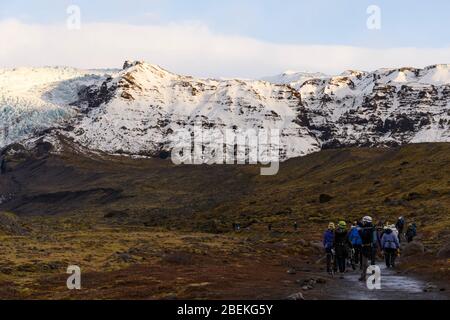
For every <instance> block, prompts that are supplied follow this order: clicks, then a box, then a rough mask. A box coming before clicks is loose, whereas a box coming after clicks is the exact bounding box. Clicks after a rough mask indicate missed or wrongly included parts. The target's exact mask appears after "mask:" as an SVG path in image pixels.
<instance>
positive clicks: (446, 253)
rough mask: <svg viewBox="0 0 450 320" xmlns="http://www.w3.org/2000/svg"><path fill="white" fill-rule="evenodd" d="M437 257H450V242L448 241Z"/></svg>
mask: <svg viewBox="0 0 450 320" xmlns="http://www.w3.org/2000/svg"><path fill="white" fill-rule="evenodd" d="M437 257H438V258H439V259H450V243H447V244H446V245H444V246H443V247H442V248H441V250H439V252H438V254H437Z"/></svg>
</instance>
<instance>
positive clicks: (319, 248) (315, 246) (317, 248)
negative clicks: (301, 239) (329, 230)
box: [309, 241, 324, 254]
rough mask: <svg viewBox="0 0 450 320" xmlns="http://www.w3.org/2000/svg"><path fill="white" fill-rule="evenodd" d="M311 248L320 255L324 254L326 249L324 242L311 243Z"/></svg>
mask: <svg viewBox="0 0 450 320" xmlns="http://www.w3.org/2000/svg"><path fill="white" fill-rule="evenodd" d="M309 246H310V247H311V248H312V249H313V251H314V252H316V253H318V254H322V253H324V248H323V244H322V242H319V241H311V242H310V243H309Z"/></svg>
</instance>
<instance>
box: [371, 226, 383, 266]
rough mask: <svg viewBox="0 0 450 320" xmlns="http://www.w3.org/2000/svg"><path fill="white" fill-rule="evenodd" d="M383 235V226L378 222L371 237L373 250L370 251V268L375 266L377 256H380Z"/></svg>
mask: <svg viewBox="0 0 450 320" xmlns="http://www.w3.org/2000/svg"><path fill="white" fill-rule="evenodd" d="M383 234H384V224H383V223H382V222H379V223H378V224H377V227H376V228H374V236H373V250H372V257H371V259H370V264H371V265H372V266H374V265H376V259H377V255H378V254H379V255H381V253H382V251H383V249H382V246H381V238H382V237H383Z"/></svg>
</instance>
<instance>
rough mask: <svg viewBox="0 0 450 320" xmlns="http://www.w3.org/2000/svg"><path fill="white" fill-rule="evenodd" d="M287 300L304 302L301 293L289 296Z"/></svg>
mask: <svg viewBox="0 0 450 320" xmlns="http://www.w3.org/2000/svg"><path fill="white" fill-rule="evenodd" d="M287 299H288V300H294V301H301V300H306V299H305V297H304V296H303V293H301V292H297V293H294V294H291V295H290V296H289V297H288V298H287Z"/></svg>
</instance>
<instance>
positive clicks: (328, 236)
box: [323, 230, 334, 249]
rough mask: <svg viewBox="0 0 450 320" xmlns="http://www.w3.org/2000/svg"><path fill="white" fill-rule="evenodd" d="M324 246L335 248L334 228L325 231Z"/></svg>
mask: <svg viewBox="0 0 450 320" xmlns="http://www.w3.org/2000/svg"><path fill="white" fill-rule="evenodd" d="M323 246H324V248H325V249H330V248H333V246H334V232H333V231H332V230H327V231H325V233H324V235H323Z"/></svg>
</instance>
